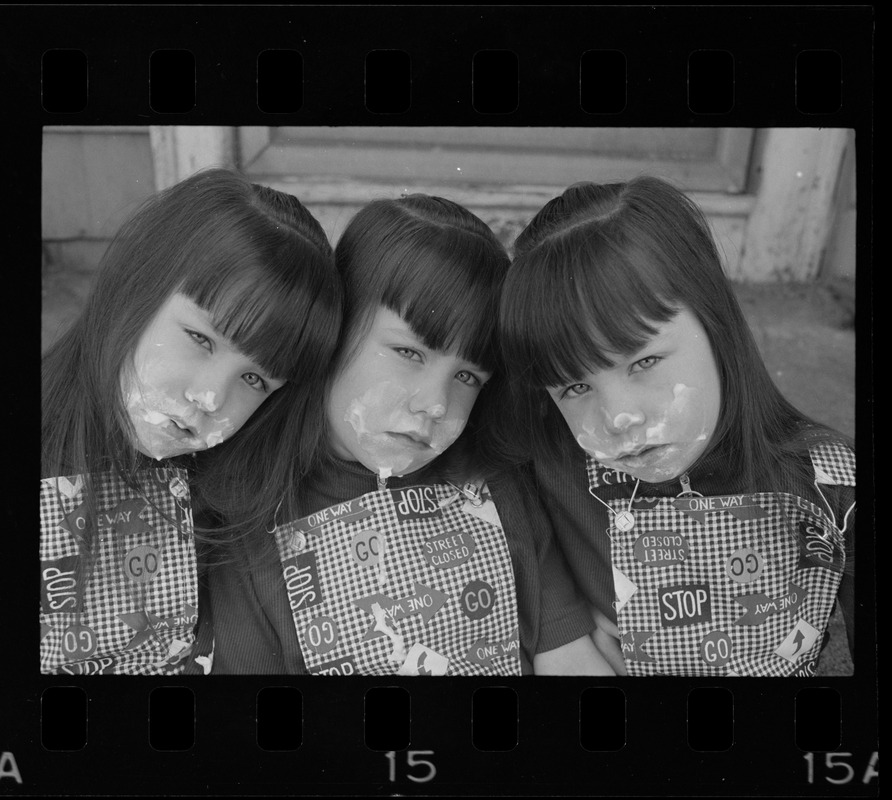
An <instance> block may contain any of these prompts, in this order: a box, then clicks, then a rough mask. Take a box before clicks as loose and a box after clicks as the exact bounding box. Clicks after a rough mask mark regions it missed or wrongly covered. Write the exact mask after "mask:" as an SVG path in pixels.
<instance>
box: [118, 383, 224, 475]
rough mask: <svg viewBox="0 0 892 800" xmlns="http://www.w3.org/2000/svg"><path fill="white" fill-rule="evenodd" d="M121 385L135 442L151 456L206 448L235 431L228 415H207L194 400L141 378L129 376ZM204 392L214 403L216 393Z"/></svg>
mask: <svg viewBox="0 0 892 800" xmlns="http://www.w3.org/2000/svg"><path fill="white" fill-rule="evenodd" d="M122 384H123V386H122V390H123V396H124V405H125V407H126V408H127V413H128V415H129V417H130V421H131V422H132V424H133V428H134V431H135V433H136V441H135V442H134V443H133V444H134V446H135V447H136V449H138V450H139V451H140V452H142V453H144V454H145V455H147V456H150V457H151V458H154V459H156V460H159V461H160V460H161V459H164V458H172V457H173V456H178V455H184V454H186V453H192V452H196V451H199V450H207V449H209V448H211V447H214V446H216V445H218V444H220V443H221V442H223V441H224V440H225V439H227V438H228V437H229V436H231V435H232V434H233V433H235V426H234V425H233V424H232V423H231V422H230V420H229V419H228V418H225V417H223V418H215V417H211V416H209V415H207V414H204V413H202V412H201V411H199V410H198V409H197V408H196V407H195V405H194V404H192V403H188V402H183V401H178V400H177V399H176V398H173V397H171V396H170V395H168V394H166V393H165V392H163V391H161V390H159V389H156V388H153V387H150V386H146V385H145V384H143V383H142V382H141V381H140V380H139V378H138V377H134V376H130V378H129V379H128V380H126V381H125V380H122ZM203 394H204V395H208V396H210V397H209V402H210V403H213V397H212V395H213V392H205V393H203ZM174 420H176V422H175V421H174ZM178 423H179V424H178ZM185 428H188V429H189V430H185Z"/></svg>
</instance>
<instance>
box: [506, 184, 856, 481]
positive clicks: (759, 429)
mask: <svg viewBox="0 0 892 800" xmlns="http://www.w3.org/2000/svg"><path fill="white" fill-rule="evenodd" d="M682 305H683V306H685V307H687V308H688V309H689V310H690V311H691V312H692V313H693V314H694V316H695V317H696V318H697V319H698V320H699V322H700V324H701V325H702V326H703V328H704V329H705V331H706V333H707V335H708V337H709V342H710V345H711V348H712V353H713V357H714V358H715V363H716V367H717V369H718V373H719V377H720V385H721V393H722V399H721V412H720V416H719V422H718V426H717V429H716V431H715V433H714V434H713V437H712V441H711V443H710V447H709V449H708V450H707V452H706V453H704V454H703V456H701V458H704V457H706V456H707V455H708V454H709V453H710V452H712V451H714V450H715V449H716V448H719V447H721V448H723V449H726V450H727V451H728V452H730V453H732V454H733V457H734V458H735V459H738V463H739V464H740V465H741V468H742V469H741V477H742V479H743V481H744V484H745V485H746V486H748V487H750V488H752V487H754V486H755V485H756V483H757V482H758V483H760V484H764V482H765V480H764V479H765V478H766V477H769V476H774V477H775V478H777V479H779V480H782V481H784V482H789V480H792V479H793V478H792V474H791V472H790V469H789V468H788V467H789V465H790V464H791V463H792V462H793V461H797V460H799V461H801V459H798V458H795V459H791V458H789V457H788V456H790V455H793V454H796V455H797V456H801V455H803V454H804V451H805V450H807V447H808V444H809V443H810V442H814V441H816V440H819V439H822V438H836V439H841V440H844V437H842V436H841V435H839V434H836V433H835V432H832V431H828V430H827V429H826V428H823V427H822V426H819V425H817V424H816V423H814V422H813V421H812V420H810V419H808V418H807V417H806V416H805V415H803V414H802V413H800V412H799V411H797V410H796V409H795V408H794V407H793V406H792V405H791V404H790V403H789V402H788V401H787V400H786V399H785V398H784V397H783V395H782V394H781V393H780V391H779V390H778V389H777V387H776V386H775V384H774V382H773V381H772V380H771V377H770V375H769V374H768V371H767V369H766V367H765V364H764V362H763V360H762V357H761V354H760V353H759V350H758V347H757V345H756V342H755V340H754V338H753V335H752V332H751V331H750V328H749V325H748V324H747V322H746V318H745V317H744V315H743V312H742V311H741V308H740V305H739V303H738V301H737V298H736V296H735V294H734V289H733V286H732V284H731V282H730V281H729V279H728V277H727V276H726V275H725V272H724V270H723V268H722V262H721V259H720V257H719V253H718V251H717V249H716V246H715V242H714V240H713V237H712V234H711V231H710V229H709V226H708V223H707V221H706V219H705V217H704V215H703V213H702V211H701V210H700V208H699V207H698V206H697V205H696V204H695V203H694V202H693V201H692V200H691V199H690V198H689V197H687V195H685V194H684V193H683V192H682V191H680V190H678V189H676V188H675V187H674V186H672V185H671V184H669V183H668V182H666V181H664V180H661V179H658V178H654V177H646V176H645V177H639V178H636V179H634V180H631V181H628V182H627V183H612V184H595V183H579V184H575V185H573V186H571V187H569V188H568V189H567V190H566V191H565V192H564V193H563V194H561V195H560V196H559V197H556V198H554V199H553V200H551V201H550V202H548V203H547V204H546V205H545V206H544V207H543V208H542V209H541V210H540V211H539V213H537V214H536V216H535V217H534V218H533V219H532V221H531V222H530V223H529V224H528V225H527V227H526V228H525V229H524V230H523V232H522V233H521V234H520V235H519V236H518V237H517V240H516V242H515V246H514V261H513V264H512V267H511V270H510V272H509V275H508V278H507V279H506V281H505V286H504V291H503V293H502V298H501V306H500V325H501V344H502V348H503V352H504V355H505V359H506V362H507V364H508V366H509V369H510V371H511V374H512V375H513V377H514V380H515V383H514V386H515V388H516V389H517V390H518V392H519V393H521V394H522V397H523V399H522V401H521V402H520V405H519V407H517V408H515V411H516V413H519V414H522V415H523V417H524V419H525V421H526V422H525V424H528V425H530V426H531V431H532V432H531V443H532V450H533V451H534V452H535V453H538V454H540V455H544V456H545V457H549V458H557V457H559V455H560V454H559V452H558V451H557V447H556V445H555V439H556V437H555V436H554V425H555V424H557V423H556V421H555V419H556V417H557V416H558V415H557V414H556V413H555V412H554V410H553V409H552V408H551V407H550V406H551V403H550V401H549V402H548V403H547V404H544V403H542V397H543V396H544V392H543V391H542V387H545V386H555V385H560V384H565V383H571V382H573V381H575V380H578V379H579V378H580V377H581V376H582V375H583V374H585V373H587V372H590V371H595V370H598V369H603V368H605V367H608V366H610V365H611V364H612V363H613V362H612V360H611V354H616V353H619V354H624V355H627V354H630V353H632V352H635V351H637V350H638V349H639V348H640V347H642V346H643V345H644V343H645V342H646V341H648V339H649V338H650V337H652V336H653V335H654V334H655V332H656V328H655V327H654V326H655V325H659V324H660V323H663V322H666V321H668V320H670V319H672V318H673V317H674V316H675V314H676V313H677V312H678V310H679V308H680V307H681V306H682ZM500 439H501V440H502V441H503V443H504V442H506V441H507V440H508V437H506V436H504V435H502V436H500ZM794 472H800V471H799V470H795V469H794Z"/></svg>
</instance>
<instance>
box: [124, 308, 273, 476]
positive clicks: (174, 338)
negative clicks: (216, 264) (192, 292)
mask: <svg viewBox="0 0 892 800" xmlns="http://www.w3.org/2000/svg"><path fill="white" fill-rule="evenodd" d="M283 385H284V381H280V380H273V379H272V378H270V376H269V375H267V374H266V372H265V371H264V370H263V369H262V368H261V367H260V366H259V365H258V364H257V363H256V362H254V361H252V360H251V359H250V358H248V357H247V356H245V355H243V354H242V353H241V352H240V351H239V350H237V349H236V348H235V347H233V345H232V343H231V342H230V341H229V340H228V339H226V338H224V337H223V336H221V335H220V334H219V333H217V331H216V329H215V328H214V326H213V325H212V324H211V321H210V316H209V315H208V313H207V312H206V311H204V310H203V309H201V308H199V307H198V306H197V305H195V303H193V302H192V301H191V300H190V299H189V298H188V297H186V296H185V295H183V294H179V293H176V294H173V295H171V296H170V297H169V298H168V299H167V300H166V301H165V303H164V305H162V306H161V308H160V309H159V310H158V313H157V314H155V317H154V319H153V320H152V322H151V323H150V324H149V326H148V328H146V330H145V331H144V332H143V334H142V336H141V337H140V339H139V342H138V343H137V345H136V349H135V351H134V353H133V362H132V366H131V367H129V368H127V369H125V370H124V372H123V374H122V375H121V392H122V394H123V398H124V405H125V406H126V408H127V413H128V415H129V417H130V420H131V422H132V423H133V428H134V430H135V433H136V440H135V441H134V442H133V446H134V447H135V448H136V449H137V450H139V451H140V452H141V453H144V454H145V455H147V456H151V457H152V458H156V459H161V458H170V457H171V456H177V455H183V454H184V453H191V452H194V451H196V450H206V449H207V448H209V447H213V446H214V445H216V444H220V442H222V441H223V440H224V439H228V438H229V437H230V436H232V434H234V433H235V432H236V431H237V430H238V429H239V428H241V427H242V425H244V424H245V422H247V421H248V418H249V417H250V416H251V414H253V413H254V412H255V411H256V410H257V408H258V407H259V406H260V404H261V403H263V401H264V400H266V398H267V397H269V396H270V394H272V393H273V392H274V391H276V389H279V388H280V387H281V386H283Z"/></svg>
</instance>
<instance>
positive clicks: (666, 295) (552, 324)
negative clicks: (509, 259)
mask: <svg viewBox="0 0 892 800" xmlns="http://www.w3.org/2000/svg"><path fill="white" fill-rule="evenodd" d="M665 274H666V273H665V271H664V270H663V269H661V267H660V266H659V265H657V264H656V263H655V260H654V257H653V256H652V254H650V253H646V252H643V251H642V250H640V249H639V248H633V247H629V246H625V247H622V248H620V247H619V246H617V245H616V243H615V242H614V241H612V240H611V239H609V238H608V239H604V240H599V241H590V240H588V239H587V237H586V235H585V232H584V231H580V230H579V229H576V230H574V231H572V232H571V233H570V234H569V235H564V236H561V237H558V238H556V239H553V240H550V241H548V242H546V243H544V244H543V245H540V246H539V247H537V248H535V249H534V250H532V251H531V252H529V253H525V254H523V255H521V256H519V257H518V258H517V259H516V260H515V262H514V265H513V266H512V268H511V270H510V272H509V274H508V279H507V282H506V286H505V291H504V293H503V296H502V304H501V311H502V349H503V351H504V353H505V358H506V360H507V362H508V364H509V367H510V369H511V370H512V372H515V373H523V374H524V377H525V378H526V379H527V380H529V381H531V382H532V383H533V384H534V385H536V386H542V387H545V386H559V385H566V384H569V383H573V382H575V381H579V380H581V379H582V378H583V377H584V376H585V375H586V374H588V373H590V372H595V371H597V370H600V369H606V368H609V367H612V366H613V365H614V364H615V358H616V356H626V355H629V354H631V353H634V352H636V351H637V350H639V349H641V348H642V347H643V346H644V345H645V344H646V343H647V342H648V341H649V340H650V339H651V338H652V337H653V336H654V335H655V334H656V332H657V331H656V328H655V327H654V325H655V324H659V323H661V322H666V321H667V320H669V319H671V318H672V317H673V316H675V314H676V313H677V311H678V308H677V305H675V304H674V303H673V300H674V299H675V292H674V291H673V290H672V287H671V285H670V284H669V283H668V282H667V280H666V278H665Z"/></svg>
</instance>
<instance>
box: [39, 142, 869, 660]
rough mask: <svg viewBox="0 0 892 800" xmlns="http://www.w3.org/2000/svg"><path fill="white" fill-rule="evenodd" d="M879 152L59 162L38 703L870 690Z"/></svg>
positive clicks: (401, 150) (111, 147)
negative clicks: (857, 587)
mask: <svg viewBox="0 0 892 800" xmlns="http://www.w3.org/2000/svg"><path fill="white" fill-rule="evenodd" d="M855 144H856V143H855V136H854V132H853V131H851V130H845V129H809V128H799V129H777V128H772V129H739V128H732V129H721V128H698V129H688V128H661V129H657V130H654V129H649V128H631V129H624V128H536V129H524V128H472V129H468V128H458V129H455V128H426V127H421V128H398V127H389V128H380V127H379V128H358V127H344V128H254V127H251V128H223V127H183V126H179V127H178V126H170V127H145V128H128V129H125V130H118V129H115V128H98V129H91V128H78V127H75V128H49V129H47V130H46V131H45V134H44V151H43V159H44V172H43V181H44V183H43V197H44V202H43V214H44V217H43V224H44V235H43V247H44V257H45V262H44V295H43V335H44V342H43V347H44V349H45V353H46V355H45V356H44V381H45V383H44V387H45V388H44V397H43V403H44V408H45V411H44V427H43V434H42V436H43V448H44V450H43V452H44V454H45V458H47V459H50V461H49V463H46V464H45V465H44V469H43V471H44V473H45V474H44V475H43V477H42V479H41V531H42V534H41V537H42V538H41V576H42V581H43V584H42V595H41V617H40V621H41V636H42V638H41V669H42V670H44V671H46V672H56V673H65V674H94V673H95V674H106V675H107V674H125V675H145V674H149V675H151V674H176V673H179V672H183V671H186V672H188V671H193V670H196V671H198V672H200V673H201V674H322V675H355V674H359V675H433V676H437V675H487V674H489V675H528V674H566V675H606V676H609V675H639V676H647V675H706V676H715V677H724V676H785V675H804V676H808V675H847V674H851V672H852V661H851V650H850V647H849V643H850V641H851V638H850V637H851V636H852V634H853V631H852V627H853V622H852V614H853V605H852V604H853V598H854V594H853V589H852V585H851V584H852V583H853V581H854V567H853V563H854V559H853V557H852V553H853V550H854V546H853V541H854V540H853V532H854V529H855V520H856V514H855V491H854V490H855V472H854V466H855V460H854V450H853V447H852V443H853V441H854V433H855V430H854V407H855V398H854V391H855V385H854V349H855V329H854V300H855V297H854V261H855V239H854V220H855V215H856V207H855V191H854V190H855V184H854V179H855V171H854V168H855V157H856V147H855ZM582 176H585V178H586V180H585V181H580V180H578V179H579V178H580V177H582ZM75 196H76V197H78V198H80V202H73V199H74V197H75ZM290 248H293V250H292V249H290ZM512 259H513V260H512ZM601 259H603V263H602V261H601ZM91 303H92V304H91ZM118 318H120V319H118ZM723 359H724V360H726V361H727V363H724V362H723ZM104 368H105V369H111V374H104V372H103V369H104ZM661 372H663V373H665V374H663V375H661V374H660V373H661ZM103 387H107V389H106V391H108V392H109V393H110V395H111V396H109V397H102V396H101V392H102V388H103ZM286 398H287V399H286ZM275 401H279V402H275ZM98 413H104V414H105V415H106V417H107V418H98V417H96V416H91V415H96V414H98ZM122 420H123V424H122V422H121V421H122ZM74 431H79V432H82V433H81V436H82V437H83V438H82V439H81V440H77V439H75V438H74V437H73V432H74ZM240 432H241V434H242V435H241V436H239V433H240ZM91 436H92V437H95V441H94V439H92V438H91ZM799 439H801V440H802V441H801V443H800V442H799V441H798V440H799ZM103 446H104V447H105V450H102V449H101V448H102V447H103ZM88 453H89V454H90V457H91V458H95V459H96V468H95V469H94V470H92V471H90V475H91V476H92V477H90V478H87V477H86V476H85V475H84V474H83V470H75V471H73V472H72V471H70V470H69V471H66V470H64V469H62V466H63V465H67V464H72V465H74V464H82V465H84V467H85V466H87V465H88V461H87V460H86V454H88ZM79 459H80V460H79ZM261 465H262V466H261ZM719 466H721V468H719ZM744 478H746V479H744ZM748 481H751V482H748ZM774 482H777V488H778V489H780V488H786V489H787V491H786V492H784V495H785V496H784V498H783V499H782V498H781V496H780V495H779V493H778V491H777V490H776V488H775V486H774ZM90 484H92V487H93V488H92V494H91V491H90V488H88V487H89V486H90ZM88 508H92V509H93V511H92V516H88V515H87V513H86V509H88ZM636 517H637V519H636ZM88 520H92V521H93V522H92V524H90V523H89V522H88ZM87 553H89V556H88V557H87V558H88V559H89V560H90V561H91V563H90V564H89V566H87V565H84V564H82V563H80V562H81V561H82V560H83V559H82V558H81V556H82V555H85V554H87ZM199 576H201V579H199ZM206 612H207V613H206Z"/></svg>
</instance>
